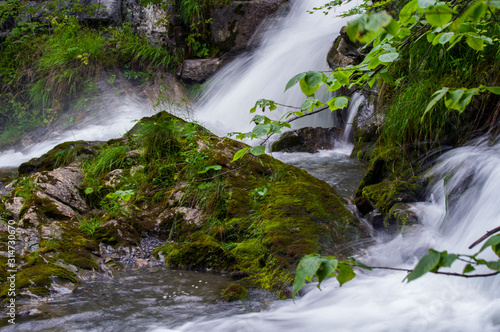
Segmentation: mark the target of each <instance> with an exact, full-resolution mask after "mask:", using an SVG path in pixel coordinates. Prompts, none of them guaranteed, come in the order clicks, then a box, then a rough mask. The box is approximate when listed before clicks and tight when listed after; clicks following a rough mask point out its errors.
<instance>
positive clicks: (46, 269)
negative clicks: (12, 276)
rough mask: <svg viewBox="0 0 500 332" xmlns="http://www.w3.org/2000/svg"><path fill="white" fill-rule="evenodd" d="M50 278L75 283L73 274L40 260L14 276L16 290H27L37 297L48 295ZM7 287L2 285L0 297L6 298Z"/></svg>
mask: <svg viewBox="0 0 500 332" xmlns="http://www.w3.org/2000/svg"><path fill="white" fill-rule="evenodd" d="M51 277H59V278H62V279H66V280H68V281H70V282H72V283H76V282H77V279H76V275H75V273H73V272H71V271H69V270H67V269H65V268H63V267H61V266H58V265H55V264H52V263H49V264H47V263H45V262H43V261H42V260H41V259H37V260H35V263H34V264H33V265H31V266H28V267H26V268H23V269H22V270H21V271H20V272H18V274H17V275H16V287H17V289H18V290H22V289H28V290H29V291H30V292H31V293H33V294H35V295H37V296H48V295H50V285H51V284H52V282H53V280H52V278H51ZM8 288H9V286H8V285H7V284H4V285H3V286H2V291H1V293H0V297H2V298H3V297H6V296H7V292H8Z"/></svg>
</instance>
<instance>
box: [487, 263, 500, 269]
mask: <svg viewBox="0 0 500 332" xmlns="http://www.w3.org/2000/svg"><path fill="white" fill-rule="evenodd" d="M486 266H487V267H488V268H490V269H492V270H495V271H500V261H496V262H486Z"/></svg>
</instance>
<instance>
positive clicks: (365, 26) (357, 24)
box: [346, 11, 392, 44]
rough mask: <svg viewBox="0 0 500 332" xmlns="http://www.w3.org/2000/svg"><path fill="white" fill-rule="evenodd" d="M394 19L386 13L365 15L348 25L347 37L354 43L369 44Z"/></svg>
mask: <svg viewBox="0 0 500 332" xmlns="http://www.w3.org/2000/svg"><path fill="white" fill-rule="evenodd" d="M391 19H392V17H391V16H390V15H389V14H387V12H386V11H382V12H376V13H374V12H370V13H365V14H363V15H361V16H360V17H358V18H357V19H355V20H354V21H352V22H351V23H349V24H348V25H347V29H346V31H347V35H348V36H349V38H350V39H351V40H352V41H360V42H361V43H364V44H367V43H369V42H371V41H372V40H373V39H374V38H375V37H376V36H377V35H378V34H379V32H380V30H381V29H382V28H383V27H386V26H387V25H389V24H390V23H391Z"/></svg>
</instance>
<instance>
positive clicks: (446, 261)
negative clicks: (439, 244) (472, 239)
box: [439, 251, 458, 267]
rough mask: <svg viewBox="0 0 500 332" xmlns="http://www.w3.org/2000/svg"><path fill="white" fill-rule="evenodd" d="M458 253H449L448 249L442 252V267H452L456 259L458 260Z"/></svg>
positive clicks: (440, 263) (440, 264)
mask: <svg viewBox="0 0 500 332" xmlns="http://www.w3.org/2000/svg"><path fill="white" fill-rule="evenodd" d="M457 258H458V255H456V254H448V253H447V252H446V251H444V252H442V253H441V260H440V262H439V266H440V267H450V266H451V264H453V262H454V261H456V260H457Z"/></svg>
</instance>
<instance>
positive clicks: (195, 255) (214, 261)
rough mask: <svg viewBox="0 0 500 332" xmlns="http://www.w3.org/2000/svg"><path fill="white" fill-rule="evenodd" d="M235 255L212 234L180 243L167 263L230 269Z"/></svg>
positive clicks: (185, 266)
mask: <svg viewBox="0 0 500 332" xmlns="http://www.w3.org/2000/svg"><path fill="white" fill-rule="evenodd" d="M234 263H235V259H234V256H233V255H232V254H231V253H230V252H227V251H225V250H224V248H223V247H222V246H221V244H220V243H218V242H217V241H216V240H215V239H214V238H213V237H211V236H202V237H198V238H197V239H196V240H195V241H194V242H192V243H186V244H183V245H179V246H178V247H177V248H176V249H174V250H172V251H171V252H170V254H169V255H168V257H167V265H171V266H176V267H184V268H195V269H196V268H208V269H216V270H230V269H232V267H233V264H234Z"/></svg>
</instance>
